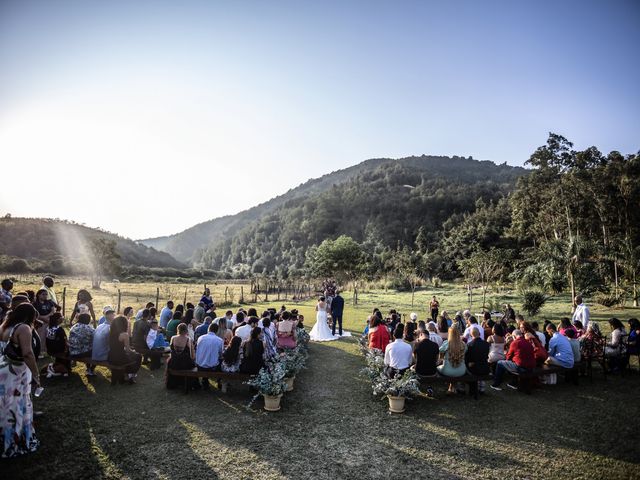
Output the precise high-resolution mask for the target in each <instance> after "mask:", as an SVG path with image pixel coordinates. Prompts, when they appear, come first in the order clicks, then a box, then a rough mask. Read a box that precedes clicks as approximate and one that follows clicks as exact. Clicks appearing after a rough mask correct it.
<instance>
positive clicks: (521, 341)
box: [491, 330, 536, 390]
mask: <svg viewBox="0 0 640 480" xmlns="http://www.w3.org/2000/svg"><path fill="white" fill-rule="evenodd" d="M512 335H513V337H514V339H515V340H514V341H513V342H511V345H510V346H509V351H508V352H507V359H506V360H500V361H499V362H498V366H497V367H496V374H495V376H494V378H493V384H492V385H491V388H493V389H494V390H502V388H500V384H501V383H502V377H504V374H505V372H510V373H527V372H530V371H531V370H533V369H534V368H535V366H536V358H535V355H534V352H533V346H532V345H531V343H529V342H528V341H527V340H525V338H524V336H523V335H522V332H521V331H520V330H514V331H513V334H512ZM508 385H509V387H511V388H513V389H517V388H518V387H517V386H515V385H512V384H510V383H509V384H508Z"/></svg>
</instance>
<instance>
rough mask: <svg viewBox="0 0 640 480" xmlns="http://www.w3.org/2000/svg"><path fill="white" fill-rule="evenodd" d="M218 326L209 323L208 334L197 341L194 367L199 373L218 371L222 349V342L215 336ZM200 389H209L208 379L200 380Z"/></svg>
mask: <svg viewBox="0 0 640 480" xmlns="http://www.w3.org/2000/svg"><path fill="white" fill-rule="evenodd" d="M217 332H218V325H217V324H215V323H211V324H210V325H209V332H208V333H207V334H206V335H202V336H201V337H200V338H199V339H198V348H196V365H197V366H198V371H199V372H215V371H217V370H219V369H220V359H221V358H222V351H223V348H224V341H223V340H222V339H221V338H220V337H219V336H218V335H217ZM202 388H204V389H205V390H206V389H208V388H209V379H208V378H203V379H202Z"/></svg>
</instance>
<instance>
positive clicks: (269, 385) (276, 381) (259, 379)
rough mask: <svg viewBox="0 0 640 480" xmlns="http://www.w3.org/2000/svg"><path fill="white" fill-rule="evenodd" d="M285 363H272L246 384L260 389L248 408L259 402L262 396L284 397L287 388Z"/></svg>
mask: <svg viewBox="0 0 640 480" xmlns="http://www.w3.org/2000/svg"><path fill="white" fill-rule="evenodd" d="M285 373H286V371H285V365H284V362H271V363H269V364H267V365H265V366H264V367H262V368H261V369H260V371H259V372H258V374H257V375H256V376H254V377H252V378H251V379H250V380H248V381H247V382H245V383H246V384H247V385H250V386H252V387H254V388H257V389H258V393H257V394H256V395H255V396H254V397H253V398H252V399H251V401H250V402H249V405H248V406H251V405H252V404H253V402H255V401H256V400H257V398H258V397H259V396H260V395H265V396H272V397H276V396H278V395H282V394H283V393H284V391H285V389H286V387H287V384H286V382H285V381H284V377H285Z"/></svg>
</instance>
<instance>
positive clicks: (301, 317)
mask: <svg viewBox="0 0 640 480" xmlns="http://www.w3.org/2000/svg"><path fill="white" fill-rule="evenodd" d="M296 328H304V315H298V324H297V326H296Z"/></svg>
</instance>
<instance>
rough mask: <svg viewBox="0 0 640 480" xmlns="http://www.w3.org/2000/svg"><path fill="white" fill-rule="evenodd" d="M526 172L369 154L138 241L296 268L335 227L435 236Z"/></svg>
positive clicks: (369, 233)
mask: <svg viewBox="0 0 640 480" xmlns="http://www.w3.org/2000/svg"><path fill="white" fill-rule="evenodd" d="M524 173H526V170H525V169H523V168H520V167H511V166H508V165H506V164H504V165H496V164H494V163H492V162H489V161H477V160H473V159H472V158H463V157H435V156H420V157H407V158H402V159H398V160H395V159H388V158H381V159H371V160H367V161H365V162H362V163H360V164H358V165H356V166H354V167H350V168H348V169H345V170H340V171H337V172H333V173H330V174H328V175H325V176H323V177H321V178H318V179H314V180H310V181H308V182H306V183H304V184H302V185H300V186H299V187H297V188H295V189H292V190H290V191H289V192H287V193H285V194H284V195H281V196H279V197H276V198H274V199H272V200H270V201H269V202H266V203H264V204H261V205H259V206H257V207H254V208H252V209H250V210H246V211H244V212H241V213H239V214H237V215H233V216H228V217H222V218H219V219H215V220H211V221H209V222H205V223H202V224H200V225H197V226H195V227H193V228H191V229H189V230H186V231H185V232H182V233H181V234H178V235H175V236H173V237H165V238H164V239H163V240H162V241H161V242H159V241H158V239H153V240H144V241H143V243H145V244H147V245H154V246H156V247H157V248H163V249H165V250H166V251H168V252H170V253H172V254H173V255H174V256H176V257H177V258H181V259H186V258H190V260H191V261H193V262H194V263H196V264H200V265H202V266H205V267H207V268H213V269H215V270H221V271H226V272H234V273H236V274H241V273H247V274H248V273H261V272H262V271H269V272H275V271H278V270H284V271H283V272H281V273H285V272H286V273H294V272H296V271H301V269H302V267H303V264H304V259H305V254H306V251H307V249H308V248H309V247H311V246H313V245H317V244H319V243H321V242H322V241H323V240H324V239H325V238H335V237H337V236H339V235H341V234H346V235H349V236H351V237H353V238H354V239H355V240H356V241H358V242H362V241H366V240H370V241H373V240H374V239H375V241H377V242H379V243H380V245H381V246H386V247H393V248H395V246H396V245H397V243H398V242H400V243H401V244H411V243H412V242H413V241H414V239H415V237H416V235H417V231H418V229H419V228H420V227H421V226H422V227H423V230H425V231H426V232H427V233H428V235H431V236H432V237H434V238H435V236H436V233H437V232H438V231H439V230H440V229H441V228H442V224H443V222H445V221H446V220H447V219H449V218H450V217H451V216H452V215H456V214H462V213H466V212H470V211H473V210H474V209H475V207H476V202H477V200H478V199H482V200H483V201H485V202H490V201H492V200H497V199H499V198H501V197H503V196H505V195H507V194H508V193H509V192H510V191H511V190H512V189H513V188H514V186H515V182H516V179H517V178H518V177H519V176H522V175H523V174H524Z"/></svg>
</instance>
